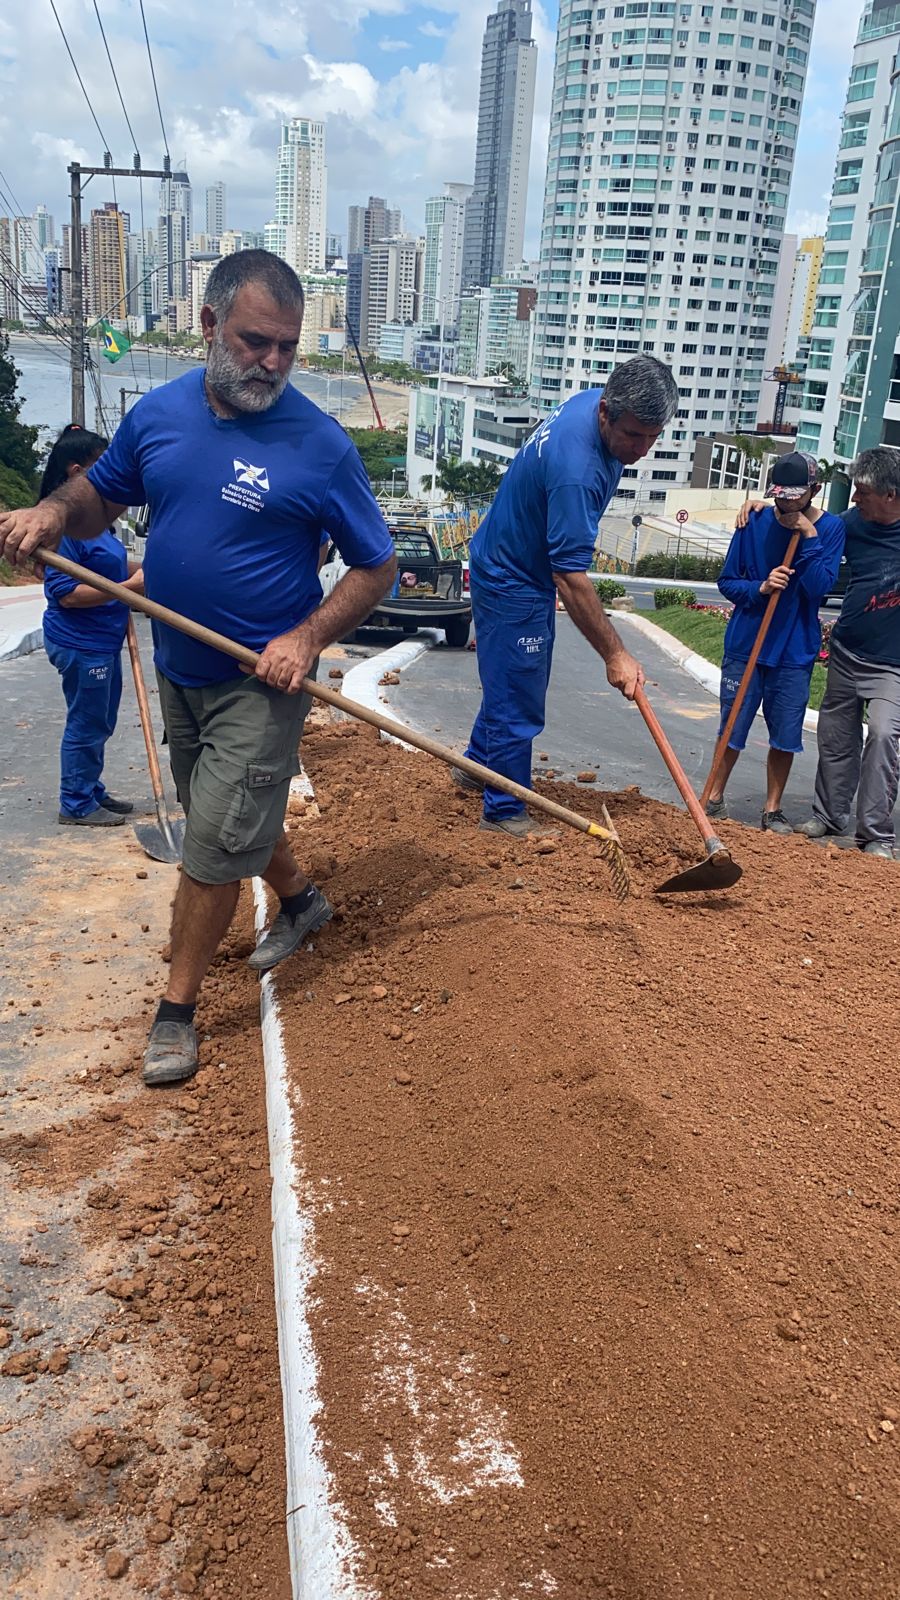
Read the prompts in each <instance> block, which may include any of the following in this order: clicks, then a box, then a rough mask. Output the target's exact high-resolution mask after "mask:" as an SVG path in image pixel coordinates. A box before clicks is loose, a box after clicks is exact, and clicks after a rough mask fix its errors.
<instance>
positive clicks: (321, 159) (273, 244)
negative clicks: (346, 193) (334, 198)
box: [265, 117, 328, 274]
mask: <svg viewBox="0 0 900 1600" xmlns="http://www.w3.org/2000/svg"><path fill="white" fill-rule="evenodd" d="M327 188H328V174H327V171H326V167H325V124H324V122H313V121H311V120H310V119H309V118H308V117H294V118H292V120H291V121H290V122H284V123H282V126H281V143H280V145H279V147H278V162H277V167H276V172H275V218H274V221H273V222H271V223H269V224H268V225H267V227H266V229H265V241H266V249H267V250H274V251H275V254H276V255H280V256H281V257H282V258H283V259H284V260H285V261H287V262H288V263H289V265H290V266H292V267H293V269H294V271H295V272H297V273H300V274H303V273H304V272H324V270H325V238H326V220H325V210H326V204H327Z"/></svg>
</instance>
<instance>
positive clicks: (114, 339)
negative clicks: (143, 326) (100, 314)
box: [98, 321, 131, 363]
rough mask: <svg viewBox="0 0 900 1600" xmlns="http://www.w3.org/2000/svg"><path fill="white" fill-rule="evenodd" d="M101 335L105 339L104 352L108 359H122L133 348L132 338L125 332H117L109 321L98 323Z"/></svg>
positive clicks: (113, 360)
mask: <svg viewBox="0 0 900 1600" xmlns="http://www.w3.org/2000/svg"><path fill="white" fill-rule="evenodd" d="M98 328H99V332H100V336H101V338H102V340H103V354H104V355H105V357H106V359H107V361H112V362H113V363H115V362H116V361H121V359H122V357H123V356H126V355H127V354H128V352H129V350H130V349H131V340H130V339H129V338H127V337H126V335H125V334H124V333H116V331H115V329H114V328H111V327H110V325H109V323H108V322H106V321H103V322H101V323H99V324H98Z"/></svg>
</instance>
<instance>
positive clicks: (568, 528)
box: [469, 389, 622, 595]
mask: <svg viewBox="0 0 900 1600" xmlns="http://www.w3.org/2000/svg"><path fill="white" fill-rule="evenodd" d="M602 394H603V390H602V389H585V390H582V392H581V393H580V394H573V395H571V396H570V397H569V399H568V400H564V401H563V403H562V405H561V406H558V407H557V409H556V410H555V411H552V412H551V413H550V415H549V417H546V418H545V420H544V421H543V422H542V423H541V425H540V427H539V428H536V429H535V431H534V433H533V434H532V435H531V437H530V439H526V441H525V443H524V444H523V446H522V448H521V450H520V451H519V453H518V455H517V456H516V457H515V458H514V459H513V461H512V462H511V464H510V465H509V466H508V467H507V469H506V472H505V474H504V477H503V480H502V482H501V484H500V487H499V489H498V490H497V494H496V498H495V500H494V503H493V505H492V506H491V509H490V511H489V512H488V514H487V516H486V517H485V519H484V521H483V522H482V524H481V526H480V528H479V529H478V532H477V533H476V535H475V537H474V539H473V540H472V543H471V546H470V549H469V560H470V568H471V572H472V575H473V578H474V579H475V580H476V582H477V581H479V580H480V581H481V582H486V583H490V584H496V585H498V586H500V587H502V588H503V590H504V591H505V592H507V593H517V594H520V595H522V594H527V595H533V594H535V593H538V594H552V593H553V591H554V588H555V585H554V582H553V574H554V572H586V571H587V569H588V567H589V566H590V564H591V562H592V560H593V558H594V546H595V544H596V542H597V528H598V525H599V522H600V518H601V516H602V515H603V512H604V511H605V510H606V508H607V506H608V505H609V502H610V500H611V499H612V497H613V495H614V494H615V492H616V489H617V488H618V484H619V479H620V478H621V476H622V463H621V461H616V460H615V458H614V457H613V456H611V455H610V453H609V451H608V450H607V448H606V446H605V444H604V443H603V440H602V438H601V435H600V416H599V406H600V398H601V396H602Z"/></svg>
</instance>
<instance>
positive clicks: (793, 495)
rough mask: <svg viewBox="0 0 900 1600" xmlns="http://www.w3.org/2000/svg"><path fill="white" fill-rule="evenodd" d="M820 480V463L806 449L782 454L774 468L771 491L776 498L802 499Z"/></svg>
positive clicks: (770, 481)
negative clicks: (786, 454)
mask: <svg viewBox="0 0 900 1600" xmlns="http://www.w3.org/2000/svg"><path fill="white" fill-rule="evenodd" d="M818 482H819V463H818V461H817V460H816V458H815V456H810V455H807V454H806V452H805V451H804V450H794V451H792V452H791V454H790V455H789V456H781V457H780V458H779V460H778V461H776V463H775V465H774V467H773V468H772V476H771V478H770V479H769V493H770V494H772V495H774V496H775V498H776V500H802V499H803V496H804V495H805V494H809V491H810V489H815V488H816V487H817V485H818Z"/></svg>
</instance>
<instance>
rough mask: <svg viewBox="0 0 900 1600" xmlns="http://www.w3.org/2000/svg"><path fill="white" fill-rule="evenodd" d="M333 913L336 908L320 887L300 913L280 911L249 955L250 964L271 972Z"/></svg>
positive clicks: (259, 969) (328, 920) (328, 919)
mask: <svg viewBox="0 0 900 1600" xmlns="http://www.w3.org/2000/svg"><path fill="white" fill-rule="evenodd" d="M333 914H334V913H333V908H332V907H331V906H330V905H329V904H328V901H327V900H326V899H325V896H324V895H323V893H322V891H321V889H317V890H316V892H315V894H314V895H313V899H312V904H311V905H309V906H308V907H307V909H306V910H305V911H301V913H300V915H299V917H289V916H288V914H287V912H286V911H279V913H278V915H277V917H276V918H275V921H274V922H273V923H272V926H271V928H270V929H269V931H268V933H267V934H266V937H265V938H264V939H263V940H262V941H261V942H260V943H259V944H258V945H257V946H256V949H255V950H254V952H253V954H252V956H250V958H249V961H248V966H251V967H252V968H253V970H254V972H270V971H271V969H272V967H277V965H278V963H279V961H283V960H284V959H285V957H286V956H292V955H293V954H294V951H295V950H299V948H300V946H301V944H302V943H303V941H304V939H305V938H306V937H307V935H308V934H310V933H317V932H318V930H319V928H322V927H324V926H325V923H326V922H330V921H331V918H332V916H333Z"/></svg>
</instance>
